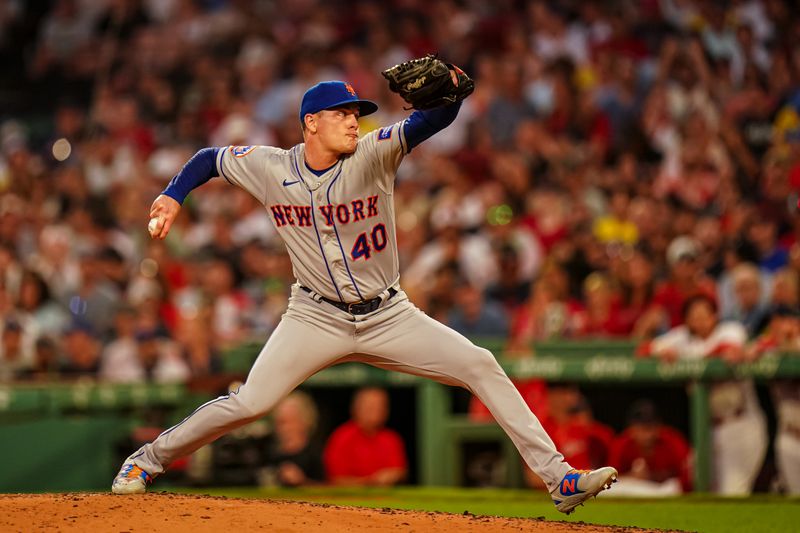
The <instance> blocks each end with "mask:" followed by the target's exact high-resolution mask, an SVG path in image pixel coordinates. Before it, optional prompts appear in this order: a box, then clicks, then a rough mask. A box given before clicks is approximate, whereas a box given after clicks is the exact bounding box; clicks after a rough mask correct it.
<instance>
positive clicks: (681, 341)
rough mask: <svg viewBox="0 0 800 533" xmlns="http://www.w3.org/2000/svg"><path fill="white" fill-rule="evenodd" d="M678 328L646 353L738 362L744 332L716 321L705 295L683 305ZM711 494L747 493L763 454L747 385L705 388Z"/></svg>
mask: <svg viewBox="0 0 800 533" xmlns="http://www.w3.org/2000/svg"><path fill="white" fill-rule="evenodd" d="M683 317H684V321H685V323H684V325H682V326H678V327H676V328H673V329H671V330H670V331H668V332H667V333H665V334H664V335H661V336H659V337H656V338H655V339H653V341H652V342H651V343H650V344H649V346H648V347H647V348H646V350H644V351H646V352H647V353H650V354H652V355H654V356H656V357H659V358H661V359H664V360H665V361H673V362H674V361H676V360H678V359H688V360H695V359H703V358H707V357H719V358H721V359H723V360H725V361H727V362H732V363H735V362H741V361H743V360H744V357H745V351H744V345H745V341H746V340H747V332H746V330H745V329H744V326H742V325H741V324H739V323H738V322H719V319H718V316H717V307H716V303H715V302H714V300H713V299H712V298H710V297H708V296H705V295H697V296H693V297H691V298H689V299H688V300H687V301H686V303H685V304H684V311H683ZM709 403H710V406H711V416H712V418H713V422H714V429H713V449H714V453H713V461H714V465H713V473H714V483H713V488H714V491H715V492H717V493H719V494H725V495H735V494H740V495H741V494H749V493H750V491H752V490H753V484H754V483H755V480H756V476H757V475H758V473H759V471H760V469H761V464H762V462H763V461H764V456H765V453H766V449H767V427H766V420H765V418H764V413H763V411H762V410H761V406H760V404H759V402H758V397H757V395H756V391H755V385H754V384H753V381H752V380H738V381H723V382H719V383H716V384H714V385H713V386H712V388H711V394H710V398H709Z"/></svg>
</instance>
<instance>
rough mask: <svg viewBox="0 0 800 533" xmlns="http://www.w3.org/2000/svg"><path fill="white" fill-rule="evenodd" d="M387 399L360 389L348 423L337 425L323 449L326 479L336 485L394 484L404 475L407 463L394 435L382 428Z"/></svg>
mask: <svg viewBox="0 0 800 533" xmlns="http://www.w3.org/2000/svg"><path fill="white" fill-rule="evenodd" d="M388 415H389V398H388V395H387V394H386V391H384V390H381V389H374V388H371V389H362V390H360V391H359V392H358V393H356V396H355V398H354V400H353V407H352V417H353V418H352V420H350V421H348V422H345V423H344V424H342V425H341V426H339V427H338V428H337V429H336V430H335V431H334V432H333V434H332V435H331V437H330V439H329V440H328V444H327V445H326V446H325V452H324V454H323V461H324V463H325V470H326V472H327V475H328V480H329V481H331V482H332V483H334V484H340V485H394V484H395V483H397V482H399V481H401V480H402V479H403V478H405V476H406V472H407V464H408V463H407V460H406V452H405V447H404V446H403V441H402V439H401V438H400V435H398V434H397V432H395V431H393V430H391V429H388V428H386V427H384V424H385V423H386V419H387V418H388Z"/></svg>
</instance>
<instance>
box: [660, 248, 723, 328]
mask: <svg viewBox="0 0 800 533" xmlns="http://www.w3.org/2000/svg"><path fill="white" fill-rule="evenodd" d="M699 256H700V244H699V243H698V242H697V241H696V240H694V239H693V238H691V237H687V236H680V237H676V238H675V239H674V240H673V241H672V242H671V243H670V245H669V248H668V249H667V262H668V263H669V265H670V271H671V275H670V279H669V280H668V281H666V282H664V283H662V284H661V285H659V286H658V287H657V288H656V293H655V296H654V297H653V303H654V304H655V306H656V307H660V308H661V309H663V311H665V312H666V313H667V316H668V317H669V326H670V327H671V328H674V327H675V326H678V325H680V324H681V323H682V322H683V304H684V303H685V302H686V300H688V299H689V297H691V296H695V295H697V294H703V295H706V296H708V297H709V298H712V299H715V298H716V286H715V285H714V281H713V280H712V279H710V278H708V277H706V276H705V275H704V274H703V273H702V270H701V268H700V264H699V263H698V257H699Z"/></svg>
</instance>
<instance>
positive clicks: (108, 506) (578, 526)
mask: <svg viewBox="0 0 800 533" xmlns="http://www.w3.org/2000/svg"><path fill="white" fill-rule="evenodd" d="M321 530H322V531H324V532H325V533H338V532H345V531H368V532H380V531H392V532H399V531H418V532H421V533H422V532H425V533H427V532H429V531H430V532H459V533H470V532H484V531H503V532H505V531H515V532H519V531H536V532H542V531H547V532H551V531H552V532H555V531H566V532H579V533H594V532H620V533H622V532H624V533H631V532H638V531H647V530H644V529H636V528H627V527H612V526H598V525H592V524H583V523H572V522H552V521H545V520H539V519H533V518H499V517H489V516H475V515H471V514H465V515H457V514H447V513H432V512H423V511H401V510H395V509H388V508H386V509H367V508H360V507H342V506H334V505H324V504H314V503H303V502H290V501H283V500H247V499H237V498H223V497H214V496H190V495H178V494H169V493H150V494H143V495H135V496H115V495H112V494H90V493H67V494H5V495H0V531H2V532H11V531H19V532H25V533H28V532H31V531H93V532H106V531H111V532H115V533H121V532H125V531H127V532H131V533H133V532H139V531H141V532H147V533H151V532H153V531H170V532H173V531H174V532H191V533H202V532H206V531H208V532H212V531H214V532H216V531H274V532H281V533H294V532H310V531H321Z"/></svg>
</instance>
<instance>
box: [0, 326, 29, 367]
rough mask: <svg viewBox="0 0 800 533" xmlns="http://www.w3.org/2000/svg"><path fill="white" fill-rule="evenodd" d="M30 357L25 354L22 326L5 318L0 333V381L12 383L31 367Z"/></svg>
mask: <svg viewBox="0 0 800 533" xmlns="http://www.w3.org/2000/svg"><path fill="white" fill-rule="evenodd" d="M32 355H33V354H26V353H25V348H24V341H23V329H22V326H21V325H20V324H19V322H17V321H16V320H14V319H13V318H7V319H6V320H5V321H4V323H3V330H2V332H0V381H13V380H14V379H16V378H17V377H19V376H20V375H22V374H23V373H24V372H25V371H26V370H28V369H29V368H30V367H31V365H32Z"/></svg>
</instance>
